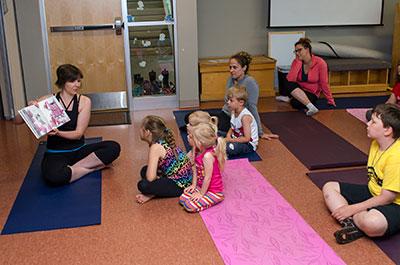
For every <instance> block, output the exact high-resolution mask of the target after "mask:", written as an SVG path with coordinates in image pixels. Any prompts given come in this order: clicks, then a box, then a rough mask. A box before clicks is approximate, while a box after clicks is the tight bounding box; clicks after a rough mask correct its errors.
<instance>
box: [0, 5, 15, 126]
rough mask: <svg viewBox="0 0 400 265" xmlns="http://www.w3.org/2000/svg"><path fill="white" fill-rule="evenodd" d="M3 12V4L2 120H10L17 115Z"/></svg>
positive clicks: (0, 30) (0, 55)
mask: <svg viewBox="0 0 400 265" xmlns="http://www.w3.org/2000/svg"><path fill="white" fill-rule="evenodd" d="M3 12H4V9H3V4H2V3H0V48H1V49H0V70H1V71H2V76H3V78H2V80H0V89H1V93H0V120H2V119H3V118H5V119H7V120H9V119H13V118H14V117H15V113H14V100H13V93H12V87H11V75H10V65H9V62H8V50H7V42H6V33H5V28H4V13H3ZM9 12H10V10H9Z"/></svg>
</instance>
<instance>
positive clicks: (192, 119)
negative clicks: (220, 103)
mask: <svg viewBox="0 0 400 265" xmlns="http://www.w3.org/2000/svg"><path fill="white" fill-rule="evenodd" d="M209 122H210V123H212V124H214V125H215V126H218V118H217V116H211V115H210V113H208V112H206V111H202V110H197V111H195V112H192V113H190V115H189V123H190V125H191V126H196V125H199V124H200V123H209Z"/></svg>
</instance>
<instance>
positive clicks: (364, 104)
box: [315, 96, 389, 110]
mask: <svg viewBox="0 0 400 265" xmlns="http://www.w3.org/2000/svg"><path fill="white" fill-rule="evenodd" d="M388 98H389V96H372V97H347V98H335V103H336V109H355V108H373V107H375V106H376V105H378V104H381V103H385V102H386V100H387V99H388ZM315 106H316V107H317V108H318V109H320V110H324V109H331V108H332V107H330V106H329V105H328V104H327V102H326V99H325V98H321V99H318V100H317V103H316V104H315Z"/></svg>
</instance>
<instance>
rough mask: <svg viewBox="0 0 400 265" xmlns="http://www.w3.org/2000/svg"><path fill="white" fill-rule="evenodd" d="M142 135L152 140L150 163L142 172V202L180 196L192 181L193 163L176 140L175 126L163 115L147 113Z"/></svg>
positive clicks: (140, 188) (141, 131)
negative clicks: (173, 127) (177, 144)
mask: <svg viewBox="0 0 400 265" xmlns="http://www.w3.org/2000/svg"><path fill="white" fill-rule="evenodd" d="M140 139H141V140H142V141H144V142H147V143H148V144H149V148H150V149H149V155H148V163H147V166H144V167H143V168H142V170H141V172H140V174H141V177H142V179H141V180H140V181H139V182H138V184H137V187H138V190H139V191H140V193H139V194H138V195H136V200H137V202H138V203H145V202H147V201H149V200H151V199H152V198H154V197H179V196H180V195H181V194H182V192H183V190H184V189H185V188H186V187H188V186H190V184H191V181H192V167H191V163H190V161H189V158H188V157H187V155H186V154H185V153H184V152H183V151H182V150H181V148H179V147H178V146H176V144H175V138H174V135H173V133H172V131H171V129H169V128H167V127H166V125H165V122H164V120H163V119H162V118H160V117H158V116H152V115H150V116H146V117H145V118H144V119H143V121H142V125H141V128H140Z"/></svg>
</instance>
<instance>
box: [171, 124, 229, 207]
mask: <svg viewBox="0 0 400 265" xmlns="http://www.w3.org/2000/svg"><path fill="white" fill-rule="evenodd" d="M217 130H218V129H217V127H216V126H215V125H214V124H211V123H200V124H199V125H197V126H194V127H193V128H191V134H189V136H190V137H193V142H192V143H194V145H195V148H193V152H194V157H195V159H194V169H193V181H192V185H191V186H189V187H187V188H186V189H185V190H184V192H183V194H182V195H181V197H180V198H179V203H180V204H181V205H182V206H183V208H184V209H185V210H186V211H188V212H191V213H194V212H200V211H202V210H204V209H207V208H209V207H211V206H213V205H215V204H217V203H220V202H221V201H223V200H224V194H223V188H224V186H223V183H222V175H221V171H222V169H223V167H224V163H225V160H226V143H225V140H224V139H223V138H220V137H219V138H218V137H217Z"/></svg>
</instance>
